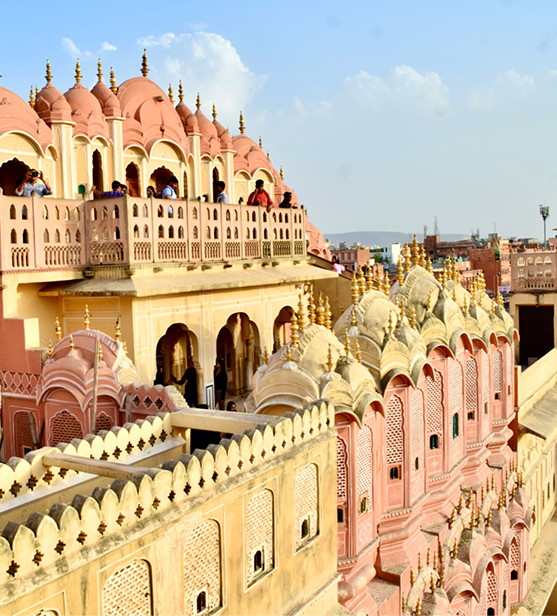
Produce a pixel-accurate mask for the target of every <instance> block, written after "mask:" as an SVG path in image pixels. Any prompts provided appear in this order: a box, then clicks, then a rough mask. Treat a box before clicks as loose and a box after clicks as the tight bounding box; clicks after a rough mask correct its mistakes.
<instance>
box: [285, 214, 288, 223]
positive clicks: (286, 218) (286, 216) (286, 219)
mask: <svg viewBox="0 0 557 616" xmlns="http://www.w3.org/2000/svg"><path fill="white" fill-rule="evenodd" d="M284 222H288V214H285V215H284Z"/></svg>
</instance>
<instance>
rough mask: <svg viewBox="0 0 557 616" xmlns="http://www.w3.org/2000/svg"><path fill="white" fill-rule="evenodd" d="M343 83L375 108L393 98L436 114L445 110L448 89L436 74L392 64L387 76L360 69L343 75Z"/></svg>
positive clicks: (447, 100) (443, 114) (388, 102)
mask: <svg viewBox="0 0 557 616" xmlns="http://www.w3.org/2000/svg"><path fill="white" fill-rule="evenodd" d="M346 83H347V85H348V86H349V87H354V88H356V89H357V90H359V91H360V93H361V94H363V95H364V96H365V98H366V102H368V103H371V104H372V105H374V106H376V107H379V106H381V105H383V104H385V103H387V104H391V103H392V102H393V101H398V102H402V103H406V102H411V103H412V104H415V105H417V106H419V107H421V108H422V109H424V110H426V111H428V112H429V113H433V114H435V115H437V116H445V115H447V114H448V113H449V111H450V107H449V90H448V88H447V86H446V85H444V84H443V80H442V79H441V77H440V75H439V74H438V73H432V72H426V73H423V74H422V73H419V72H418V71H417V70H416V69H415V68H412V67H411V66H406V65H400V66H395V67H392V68H391V70H390V76H389V77H387V78H385V79H384V78H382V77H378V76H377V75H371V74H370V73H368V72H366V71H360V72H359V73H358V74H357V75H355V76H354V77H347V78H346Z"/></svg>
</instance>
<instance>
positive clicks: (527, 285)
mask: <svg viewBox="0 0 557 616" xmlns="http://www.w3.org/2000/svg"><path fill="white" fill-rule="evenodd" d="M513 283H514V284H513V291H555V288H556V287H555V278H545V277H543V278H542V277H539V278H516V279H515V280H514V281H513Z"/></svg>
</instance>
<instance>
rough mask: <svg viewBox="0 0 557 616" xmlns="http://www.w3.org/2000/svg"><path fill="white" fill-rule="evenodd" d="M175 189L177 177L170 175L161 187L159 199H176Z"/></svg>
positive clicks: (176, 187) (176, 188)
mask: <svg viewBox="0 0 557 616" xmlns="http://www.w3.org/2000/svg"><path fill="white" fill-rule="evenodd" d="M177 190H178V178H177V177H176V176H175V175H171V176H170V177H169V178H168V183H167V185H166V186H165V187H164V188H163V189H162V193H161V199H178V195H177V194H176V191H177Z"/></svg>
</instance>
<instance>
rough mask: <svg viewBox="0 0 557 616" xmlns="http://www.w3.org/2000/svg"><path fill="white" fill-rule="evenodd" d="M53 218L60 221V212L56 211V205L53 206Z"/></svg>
mask: <svg viewBox="0 0 557 616" xmlns="http://www.w3.org/2000/svg"><path fill="white" fill-rule="evenodd" d="M95 212H96V210H95ZM54 218H55V219H56V220H60V210H59V209H58V206H57V205H55V206H54Z"/></svg>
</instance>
